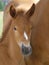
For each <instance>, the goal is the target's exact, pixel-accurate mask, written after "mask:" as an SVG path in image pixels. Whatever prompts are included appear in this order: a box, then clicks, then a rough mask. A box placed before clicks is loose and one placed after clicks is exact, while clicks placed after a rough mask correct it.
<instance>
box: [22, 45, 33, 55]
mask: <svg viewBox="0 0 49 65" xmlns="http://www.w3.org/2000/svg"><path fill="white" fill-rule="evenodd" d="M31 52H32V48H31V47H25V46H24V45H22V53H23V54H24V55H28V54H31Z"/></svg>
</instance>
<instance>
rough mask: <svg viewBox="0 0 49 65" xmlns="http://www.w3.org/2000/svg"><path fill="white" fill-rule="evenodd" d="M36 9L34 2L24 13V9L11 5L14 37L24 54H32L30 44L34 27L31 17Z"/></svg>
mask: <svg viewBox="0 0 49 65" xmlns="http://www.w3.org/2000/svg"><path fill="white" fill-rule="evenodd" d="M34 10H35V5H34V4H33V5H32V7H31V8H30V10H29V11H28V12H26V13H24V11H17V10H16V8H15V7H14V6H13V5H11V7H10V15H11V17H12V18H13V22H12V30H13V33H14V38H15V41H16V43H17V44H18V45H19V47H20V49H21V51H22V54H24V55H30V54H31V52H32V48H31V45H30V36H31V27H32V25H31V22H30V17H31V15H32V14H33V13H34Z"/></svg>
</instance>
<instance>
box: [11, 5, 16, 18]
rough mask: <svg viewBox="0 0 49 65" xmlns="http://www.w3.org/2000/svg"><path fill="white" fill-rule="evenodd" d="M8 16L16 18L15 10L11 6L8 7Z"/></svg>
mask: <svg viewBox="0 0 49 65" xmlns="http://www.w3.org/2000/svg"><path fill="white" fill-rule="evenodd" d="M10 15H11V17H12V18H15V17H16V9H15V7H14V6H13V5H11V6H10Z"/></svg>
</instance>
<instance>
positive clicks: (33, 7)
mask: <svg viewBox="0 0 49 65" xmlns="http://www.w3.org/2000/svg"><path fill="white" fill-rule="evenodd" d="M34 11H35V4H34V3H33V5H32V6H31V8H30V9H29V10H28V11H27V12H26V16H27V18H29V17H31V16H32V15H33V14H34Z"/></svg>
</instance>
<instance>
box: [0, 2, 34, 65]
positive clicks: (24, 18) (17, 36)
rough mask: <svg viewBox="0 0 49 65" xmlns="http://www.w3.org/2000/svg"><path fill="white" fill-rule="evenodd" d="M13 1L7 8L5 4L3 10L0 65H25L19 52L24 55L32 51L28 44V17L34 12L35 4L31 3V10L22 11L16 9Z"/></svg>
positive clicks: (29, 25) (29, 23) (29, 33)
mask: <svg viewBox="0 0 49 65" xmlns="http://www.w3.org/2000/svg"><path fill="white" fill-rule="evenodd" d="M13 3H14V2H13ZM13 3H11V4H8V5H9V9H8V6H7V9H6V10H5V11H4V13H5V14H4V26H3V36H2V39H1V41H0V65H25V63H24V59H23V57H22V55H21V53H23V54H25V55H30V54H31V53H32V48H31V45H30V35H31V25H32V24H31V22H30V19H29V18H30V16H31V15H32V14H33V13H34V9H35V5H34V4H33V5H32V7H31V11H30V10H29V11H28V12H26V13H24V11H17V10H16V4H13ZM20 49H21V50H20ZM21 60H22V61H21Z"/></svg>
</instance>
